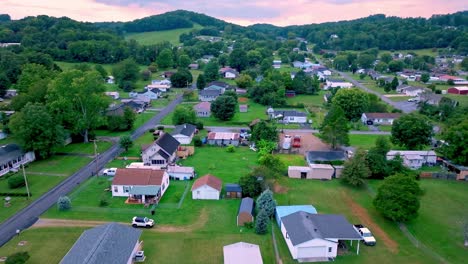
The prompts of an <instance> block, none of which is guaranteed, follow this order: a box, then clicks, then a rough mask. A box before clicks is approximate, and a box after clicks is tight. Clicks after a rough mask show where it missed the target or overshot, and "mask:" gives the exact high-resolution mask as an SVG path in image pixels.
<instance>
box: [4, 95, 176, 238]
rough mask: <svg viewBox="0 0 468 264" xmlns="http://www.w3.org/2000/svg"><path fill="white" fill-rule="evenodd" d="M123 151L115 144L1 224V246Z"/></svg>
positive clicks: (136, 134)
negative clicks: (18, 230)
mask: <svg viewBox="0 0 468 264" xmlns="http://www.w3.org/2000/svg"><path fill="white" fill-rule="evenodd" d="M181 102H182V97H181V96H178V97H177V98H176V99H175V100H174V101H172V102H171V103H170V104H169V105H168V106H167V107H166V108H164V109H163V110H162V111H161V112H159V113H158V114H157V115H155V116H154V117H153V118H151V119H150V120H149V121H148V122H146V123H145V124H144V125H143V126H141V127H139V128H138V129H136V130H135V131H134V132H133V133H132V135H131V138H132V139H133V140H135V139H136V138H138V137H140V136H141V135H143V134H144V133H145V132H146V131H147V130H149V129H150V128H154V127H155V125H156V124H158V123H160V121H161V119H163V118H164V117H165V116H166V115H167V114H168V113H170V112H171V111H172V110H174V108H175V107H176V106H177V105H178V104H180V103H181ZM121 152H122V149H121V148H120V147H119V145H118V144H114V145H113V146H112V147H111V148H110V149H109V150H107V151H106V152H104V153H102V154H100V155H99V156H98V157H96V158H95V159H93V160H92V161H91V162H90V163H88V165H86V166H85V167H83V168H81V169H80V170H79V171H78V172H76V173H75V174H73V175H71V176H70V177H68V178H67V179H65V180H64V181H62V182H61V183H59V184H58V185H57V186H55V187H54V188H52V189H51V190H49V191H48V192H47V193H45V194H43V195H42V196H41V197H39V198H38V199H37V200H35V201H33V202H32V203H31V204H30V205H28V206H27V207H25V208H23V209H22V210H21V211H19V212H18V213H16V214H15V215H13V216H12V217H10V218H9V219H7V220H6V221H5V222H3V223H2V224H1V225H0V246H3V245H4V244H5V243H6V242H8V241H9V240H10V239H11V238H12V237H13V236H14V235H15V234H16V230H17V229H20V230H24V229H26V228H28V227H30V226H31V225H32V224H34V222H36V221H37V219H38V217H39V216H40V215H41V214H43V213H44V212H45V211H46V210H47V209H49V208H50V207H51V206H54V205H55V204H56V202H57V200H58V198H59V197H60V196H64V195H66V194H68V193H69V192H71V191H72V190H73V189H74V188H75V187H76V186H78V185H79V184H80V183H82V182H84V181H86V180H87V179H88V178H90V177H91V176H92V175H94V174H96V171H99V170H100V169H102V168H103V167H104V166H105V165H106V164H107V163H108V162H109V161H111V160H112V159H114V158H115V157H116V156H117V155H119V154H120V153H121Z"/></svg>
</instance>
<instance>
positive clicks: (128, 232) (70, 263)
mask: <svg viewBox="0 0 468 264" xmlns="http://www.w3.org/2000/svg"><path fill="white" fill-rule="evenodd" d="M140 235H141V230H138V229H135V228H133V227H129V226H124V225H121V224H117V223H109V224H105V225H100V226H97V227H95V228H92V229H89V230H86V231H84V232H83V234H81V236H80V238H78V240H77V241H76V242H75V244H74V245H73V247H72V248H71V249H70V251H68V253H67V254H66V255H65V257H63V259H62V261H61V262H60V263H61V264H118V263H123V264H125V263H127V261H128V259H129V258H130V257H132V256H131V254H132V251H133V248H134V247H135V244H136V243H137V242H138V239H139V238H140Z"/></svg>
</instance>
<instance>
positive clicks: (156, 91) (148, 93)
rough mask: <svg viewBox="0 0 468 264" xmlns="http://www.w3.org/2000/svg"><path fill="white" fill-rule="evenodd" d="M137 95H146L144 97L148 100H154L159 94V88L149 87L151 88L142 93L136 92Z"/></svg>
mask: <svg viewBox="0 0 468 264" xmlns="http://www.w3.org/2000/svg"><path fill="white" fill-rule="evenodd" d="M138 96H141V97H146V98H148V99H150V100H156V99H158V98H159V97H160V96H161V91H160V90H159V89H157V88H155V89H151V90H146V91H145V92H142V93H138V94H137V97H138Z"/></svg>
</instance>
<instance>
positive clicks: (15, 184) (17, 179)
mask: <svg viewBox="0 0 468 264" xmlns="http://www.w3.org/2000/svg"><path fill="white" fill-rule="evenodd" d="M25 185H26V183H25V182H24V178H23V176H21V175H15V176H11V177H10V178H8V187H9V188H10V189H16V188H19V187H23V186H25Z"/></svg>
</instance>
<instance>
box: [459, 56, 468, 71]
mask: <svg viewBox="0 0 468 264" xmlns="http://www.w3.org/2000/svg"><path fill="white" fill-rule="evenodd" d="M460 67H462V69H463V70H464V71H468V57H465V58H464V59H463V60H462V62H461V63H460Z"/></svg>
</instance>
